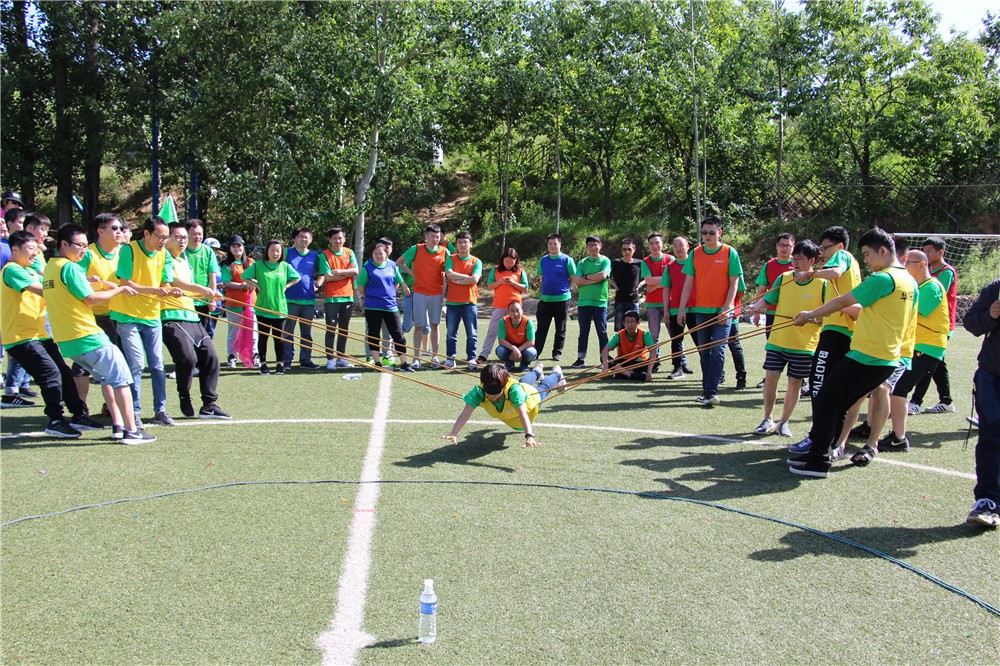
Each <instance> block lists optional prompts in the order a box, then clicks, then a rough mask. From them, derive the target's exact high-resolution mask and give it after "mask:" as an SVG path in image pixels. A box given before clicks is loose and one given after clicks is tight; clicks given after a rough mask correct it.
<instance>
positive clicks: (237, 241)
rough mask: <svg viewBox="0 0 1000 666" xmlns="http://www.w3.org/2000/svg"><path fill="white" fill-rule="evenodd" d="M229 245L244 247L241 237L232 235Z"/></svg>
mask: <svg viewBox="0 0 1000 666" xmlns="http://www.w3.org/2000/svg"><path fill="white" fill-rule="evenodd" d="M229 245H246V243H245V242H244V241H243V236H240V235H238V234H237V235H233V236H230V237H229Z"/></svg>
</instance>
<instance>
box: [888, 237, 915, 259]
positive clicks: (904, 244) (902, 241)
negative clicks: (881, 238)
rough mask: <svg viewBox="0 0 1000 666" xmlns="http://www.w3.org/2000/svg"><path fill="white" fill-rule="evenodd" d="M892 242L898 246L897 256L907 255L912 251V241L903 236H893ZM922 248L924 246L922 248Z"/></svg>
mask: <svg viewBox="0 0 1000 666" xmlns="http://www.w3.org/2000/svg"><path fill="white" fill-rule="evenodd" d="M892 242H893V243H895V245H896V254H897V255H898V254H906V253H907V252H909V251H910V241H908V240H906V238H905V237H903V236H897V235H893V237H892ZM921 247H922V246H921Z"/></svg>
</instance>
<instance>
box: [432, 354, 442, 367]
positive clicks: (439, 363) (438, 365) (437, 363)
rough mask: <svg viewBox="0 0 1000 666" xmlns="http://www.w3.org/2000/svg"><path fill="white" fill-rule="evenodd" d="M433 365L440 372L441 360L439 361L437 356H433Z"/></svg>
mask: <svg viewBox="0 0 1000 666" xmlns="http://www.w3.org/2000/svg"><path fill="white" fill-rule="evenodd" d="M431 365H432V366H434V368H435V369H437V370H440V369H441V359H439V358H438V357H437V356H431Z"/></svg>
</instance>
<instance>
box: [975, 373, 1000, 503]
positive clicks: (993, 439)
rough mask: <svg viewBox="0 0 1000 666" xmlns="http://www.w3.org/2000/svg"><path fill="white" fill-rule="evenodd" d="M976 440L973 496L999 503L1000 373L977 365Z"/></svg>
mask: <svg viewBox="0 0 1000 666" xmlns="http://www.w3.org/2000/svg"><path fill="white" fill-rule="evenodd" d="M974 381H975V384H976V413H977V414H979V441H978V442H977V443H976V487H975V489H974V490H973V493H974V496H975V498H976V500H981V499H991V500H993V501H994V502H996V503H997V504H1000V375H994V374H993V373H992V372H987V371H985V370H983V369H982V368H980V369H979V370H977V371H976V375H975V380H974Z"/></svg>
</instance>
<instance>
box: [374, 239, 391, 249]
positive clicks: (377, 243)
mask: <svg viewBox="0 0 1000 666" xmlns="http://www.w3.org/2000/svg"><path fill="white" fill-rule="evenodd" d="M390 245H392V243H386V242H385V239H382V238H380V239H379V240H377V241H375V245H373V246H372V250H373V251H374V250H375V248H379V247H380V248H382V249H383V250H388V249H389V246H390Z"/></svg>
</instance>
